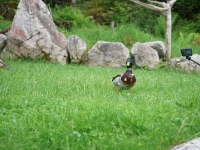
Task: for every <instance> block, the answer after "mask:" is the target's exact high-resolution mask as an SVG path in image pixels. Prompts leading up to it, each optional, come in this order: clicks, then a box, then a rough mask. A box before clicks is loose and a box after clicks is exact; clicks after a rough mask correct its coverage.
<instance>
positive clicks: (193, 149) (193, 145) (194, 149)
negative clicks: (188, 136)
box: [171, 138, 200, 150]
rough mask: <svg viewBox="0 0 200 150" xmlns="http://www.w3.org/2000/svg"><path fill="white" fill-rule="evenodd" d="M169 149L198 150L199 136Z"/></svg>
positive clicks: (199, 147)
mask: <svg viewBox="0 0 200 150" xmlns="http://www.w3.org/2000/svg"><path fill="white" fill-rule="evenodd" d="M171 150H200V138H196V139H193V140H191V141H188V142H186V143H183V144H180V145H178V146H175V147H173V148H172V149H171Z"/></svg>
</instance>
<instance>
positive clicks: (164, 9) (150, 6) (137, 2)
mask: <svg viewBox="0 0 200 150" xmlns="http://www.w3.org/2000/svg"><path fill="white" fill-rule="evenodd" d="M130 1H131V2H134V3H136V4H138V5H141V6H143V7H145V8H148V9H151V10H155V11H158V12H163V11H166V10H167V9H166V8H160V7H157V6H154V5H151V4H146V3H143V2H140V1H138V0H130Z"/></svg>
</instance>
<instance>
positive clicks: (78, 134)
mask: <svg viewBox="0 0 200 150" xmlns="http://www.w3.org/2000/svg"><path fill="white" fill-rule="evenodd" d="M73 133H74V134H75V135H77V136H78V137H81V134H80V133H79V132H78V131H74V132H73Z"/></svg>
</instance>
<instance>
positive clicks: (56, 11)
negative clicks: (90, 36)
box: [52, 5, 91, 27]
mask: <svg viewBox="0 0 200 150" xmlns="http://www.w3.org/2000/svg"><path fill="white" fill-rule="evenodd" d="M52 14H53V18H54V20H67V21H72V25H73V27H83V26H88V25H89V24H91V22H89V18H86V17H84V15H83V14H82V13H81V11H80V10H79V9H78V8H77V9H76V10H73V9H72V7H69V6H64V7H62V6H58V5H56V6H55V7H54V8H53V9H52Z"/></svg>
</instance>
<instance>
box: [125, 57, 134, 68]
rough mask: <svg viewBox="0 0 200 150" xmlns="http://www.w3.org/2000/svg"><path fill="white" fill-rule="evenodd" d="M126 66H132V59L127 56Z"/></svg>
mask: <svg viewBox="0 0 200 150" xmlns="http://www.w3.org/2000/svg"><path fill="white" fill-rule="evenodd" d="M126 66H127V69H128V68H132V66H133V60H132V59H131V58H127V60H126Z"/></svg>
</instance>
